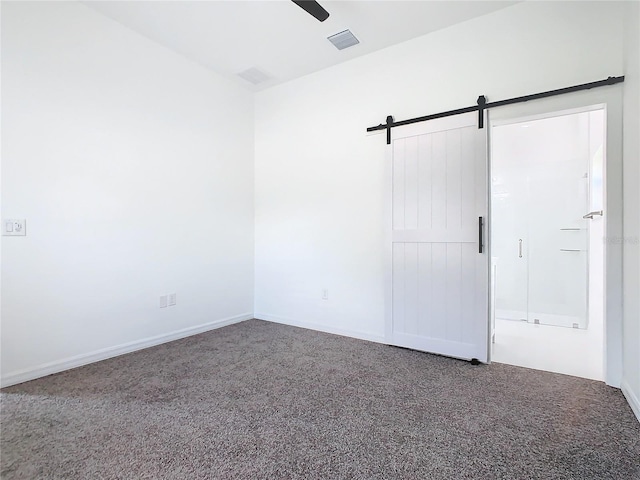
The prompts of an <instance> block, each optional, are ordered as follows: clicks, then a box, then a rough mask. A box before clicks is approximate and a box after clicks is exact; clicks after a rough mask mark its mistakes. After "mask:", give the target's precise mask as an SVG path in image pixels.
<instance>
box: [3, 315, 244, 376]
mask: <svg viewBox="0 0 640 480" xmlns="http://www.w3.org/2000/svg"><path fill="white" fill-rule="evenodd" d="M252 318H254V317H253V314H252V313H244V314H242V315H237V316H235V317H228V318H223V319H221V320H215V321H213V322H209V323H205V324H202V325H197V326H195V327H189V328H183V329H181V330H176V331H174V332H170V333H165V334H162V335H157V336H155V337H149V338H145V339H142V340H136V341H134V342H129V343H124V344H122V345H116V346H114V347H107V348H103V349H100V350H96V351H94V352H90V353H84V354H82V355H76V356H73V357H69V358H65V359H63V360H56V361H53V362H48V363H45V364H42V365H38V366H36V367H31V368H27V369H24V370H19V371H17V372H13V373H9V374H6V375H4V376H2V379H0V387H8V386H11V385H16V384H18V383H22V382H27V381H29V380H35V379H36V378H40V377H45V376H47V375H51V374H53V373H59V372H63V371H65V370H70V369H72V368H76V367H81V366H83V365H87V364H89V363H94V362H99V361H100V360H106V359H107V358H112V357H117V356H119V355H124V354H125V353H131V352H135V351H137V350H142V349H145V348H149V347H153V346H156V345H160V344H162V343H167V342H171V341H173V340H178V339H180V338H185V337H190V336H192V335H197V334H198V333H203V332H207V331H209V330H215V329H216V328H220V327H224V326H226V325H231V324H234V323H238V322H243V321H245V320H250V319H252Z"/></svg>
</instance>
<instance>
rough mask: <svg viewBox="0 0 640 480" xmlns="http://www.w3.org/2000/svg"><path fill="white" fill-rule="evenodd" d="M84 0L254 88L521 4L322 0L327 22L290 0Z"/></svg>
mask: <svg viewBox="0 0 640 480" xmlns="http://www.w3.org/2000/svg"><path fill="white" fill-rule="evenodd" d="M83 3H84V4H85V5H87V6H89V7H90V8H93V9H95V10H97V11H99V12H101V13H103V14H104V15H106V16H108V17H110V18H112V19H114V20H116V21H118V22H120V23H121V24H123V25H126V26H127V27H129V28H131V29H132V30H135V31H137V32H139V33H141V34H142V35H144V36H146V37H148V38H150V39H151V40H154V41H156V42H157V43H160V44H161V45H164V46H165V47H168V48H170V49H171V50H174V51H176V52H178V53H180V54H182V55H184V56H185V57H187V58H190V59H191V60H193V61H195V62H197V63H199V64H201V65H204V66H205V67H207V68H209V69H211V70H213V71H215V72H217V73H219V74H221V75H223V76H225V77H227V78H229V79H232V80H233V81H235V82H237V83H238V84H241V85H243V86H245V87H246V88H248V89H250V90H254V91H257V90H261V89H264V88H268V87H270V86H273V85H276V84H278V83H282V82H285V81H287V80H291V79H294V78H298V77H301V76H303V75H306V74H309V73H312V72H315V71H317V70H321V69H323V68H326V67H329V66H331V65H335V64H337V63H340V62H344V61H345V60H349V59H352V58H355V57H358V56H361V55H365V54H367V53H371V52H373V51H376V50H379V49H382V48H385V47H388V46H391V45H394V44H396V43H400V42H403V41H406V40H409V39H411V38H415V37H418V36H420V35H424V34H427V33H429V32H433V31H435V30H439V29H442V28H445V27H448V26H450V25H453V24H456V23H460V22H463V21H465V20H469V19H471V18H474V17H478V16H481V15H485V14H488V13H491V12H493V11H495V10H498V9H501V8H504V7H507V6H510V5H513V4H515V3H517V2H516V1H400V0H395V1H376V0H373V1H371V0H369V1H330V0H320V4H321V5H322V6H323V7H324V8H325V9H326V10H327V11H328V12H329V14H330V16H329V18H328V19H327V20H326V21H324V22H322V23H321V22H319V21H318V20H316V19H315V18H313V17H312V16H311V15H309V14H308V13H306V12H305V11H304V10H302V9H301V8H300V7H298V6H297V5H295V4H294V3H293V2H291V1H289V0H270V1H244V0H227V1H212V0H208V1H191V0H173V1H85V2H83ZM347 28H348V29H350V30H351V31H352V32H353V34H354V35H355V36H356V37H357V38H358V39H359V40H360V44H358V45H355V46H353V47H350V48H348V49H346V50H341V51H340V50H337V49H336V48H335V47H334V46H333V45H332V44H331V43H330V42H329V41H328V40H327V37H328V36H330V35H332V34H335V33H338V32H340V31H342V30H345V29H347ZM250 68H257V69H259V70H260V71H262V72H264V73H266V74H268V75H269V76H270V77H272V78H271V79H270V80H267V81H266V82H264V83H261V84H260V85H258V86H254V85H252V84H251V83H249V82H248V81H246V80H244V79H242V78H240V77H238V76H237V74H238V73H240V72H243V71H245V70H247V69H250Z"/></svg>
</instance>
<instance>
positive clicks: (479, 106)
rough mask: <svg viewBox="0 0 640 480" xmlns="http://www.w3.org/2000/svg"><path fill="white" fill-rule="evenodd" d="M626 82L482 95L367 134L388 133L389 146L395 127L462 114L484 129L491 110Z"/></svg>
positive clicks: (621, 79) (389, 123)
mask: <svg viewBox="0 0 640 480" xmlns="http://www.w3.org/2000/svg"><path fill="white" fill-rule="evenodd" d="M622 82H624V75H622V76H620V77H608V78H607V79H605V80H599V81H597V82H590V83H583V84H581V85H574V86H572V87H565V88H558V89H557V90H549V91H547V92H540V93H534V94H532V95H524V96H522V97H514V98H509V99H507V100H499V101H497V102H489V103H487V97H485V96H484V95H480V96H479V97H478V100H477V101H476V105H473V106H471V107H466V108H458V109H456V110H449V111H447V112H440V113H433V114H431V115H425V116H423V117H416V118H410V119H408V120H400V121H398V122H396V121H394V120H393V116H391V115H389V116H388V117H387V119H386V122H385V123H381V124H380V125H376V126H375V127H369V128H367V132H375V131H376V130H386V131H387V145H389V144H391V129H392V128H394V127H401V126H403V125H410V124H412V123H418V122H426V121H429V120H435V119H436V118H444V117H451V116H453V115H460V114H462V113H469V112H476V111H477V112H478V128H484V111H485V110H487V109H489V108H495V107H503V106H505V105H512V104H514V103H523V102H528V101H530V100H538V99H540V98H547V97H554V96H556V95H564V94H565V93H572V92H579V91H581V90H590V89H592V88H597V87H604V86H607V85H615V84H616V83H622Z"/></svg>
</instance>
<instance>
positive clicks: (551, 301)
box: [490, 105, 606, 380]
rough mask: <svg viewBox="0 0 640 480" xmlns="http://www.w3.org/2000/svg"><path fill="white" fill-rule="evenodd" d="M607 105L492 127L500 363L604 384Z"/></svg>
mask: <svg viewBox="0 0 640 480" xmlns="http://www.w3.org/2000/svg"><path fill="white" fill-rule="evenodd" d="M605 157H606V110H605V106H604V105H596V106H592V107H587V108H582V109H580V110H571V111H562V112H555V113H550V114H545V115H542V116H536V117H524V118H518V119H510V120H506V121H503V122H498V123H494V124H493V125H492V126H491V155H490V158H491V160H490V161H491V175H490V177H491V182H490V184H491V193H490V204H491V205H490V209H491V259H492V265H491V273H492V306H493V308H492V342H493V343H492V345H493V349H492V350H493V351H492V360H493V361H496V362H500V363H509V364H512V365H519V366H523V367H528V368H535V369H539V370H547V371H552V372H557V373H564V374H568V375H575V376H580V377H585V378H591V379H595V380H604V378H605V373H604V331H605V328H604V318H605V315H604V305H605V302H604V295H605V293H604V292H605V288H604V278H605V275H604V268H605V266H604V258H605V255H604V252H605V243H604V241H603V239H604V237H605V215H606V206H605V205H604V201H605V191H604V185H605V179H604V175H605V171H606V169H605V163H606V158H605Z"/></svg>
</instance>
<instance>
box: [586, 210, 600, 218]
mask: <svg viewBox="0 0 640 480" xmlns="http://www.w3.org/2000/svg"><path fill="white" fill-rule="evenodd" d="M602 213H603V212H602V210H594V211H593V212H589V213H587V214H586V215H583V216H582V218H584V219H587V220H593V217H595V216H596V215H598V216H599V217H601V216H602Z"/></svg>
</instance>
